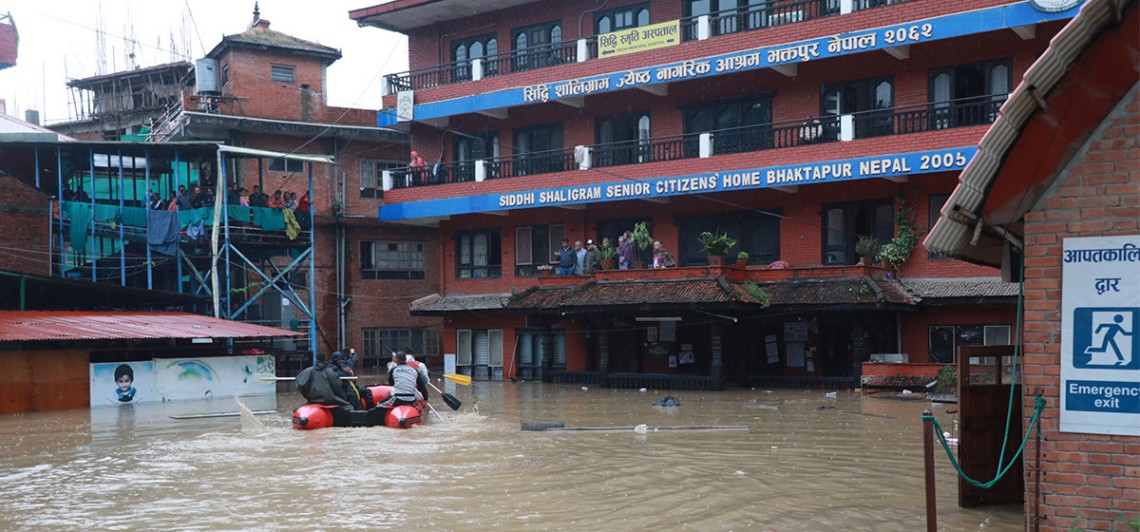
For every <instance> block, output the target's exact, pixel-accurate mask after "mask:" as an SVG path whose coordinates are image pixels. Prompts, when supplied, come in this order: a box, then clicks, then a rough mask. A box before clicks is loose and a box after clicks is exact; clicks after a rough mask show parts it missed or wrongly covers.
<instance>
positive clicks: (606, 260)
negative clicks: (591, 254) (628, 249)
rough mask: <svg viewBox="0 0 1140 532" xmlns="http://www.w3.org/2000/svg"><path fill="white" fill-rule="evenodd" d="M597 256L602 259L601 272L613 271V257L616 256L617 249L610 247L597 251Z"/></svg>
mask: <svg viewBox="0 0 1140 532" xmlns="http://www.w3.org/2000/svg"><path fill="white" fill-rule="evenodd" d="M598 254H599V256H601V258H602V269H603V270H612V269H614V257H616V256H617V249H615V248H613V247H612V246H611V247H608V248H602V249H600V250H598Z"/></svg>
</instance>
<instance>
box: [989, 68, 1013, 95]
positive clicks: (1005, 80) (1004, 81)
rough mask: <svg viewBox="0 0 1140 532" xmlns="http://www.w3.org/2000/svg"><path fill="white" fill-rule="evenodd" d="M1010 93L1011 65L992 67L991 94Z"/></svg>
mask: <svg viewBox="0 0 1140 532" xmlns="http://www.w3.org/2000/svg"><path fill="white" fill-rule="evenodd" d="M1008 93H1009V67H1007V66H1005V64H998V65H994V67H993V68H991V69H990V94H999V95H1003V96H1004V95H1006V94H1008Z"/></svg>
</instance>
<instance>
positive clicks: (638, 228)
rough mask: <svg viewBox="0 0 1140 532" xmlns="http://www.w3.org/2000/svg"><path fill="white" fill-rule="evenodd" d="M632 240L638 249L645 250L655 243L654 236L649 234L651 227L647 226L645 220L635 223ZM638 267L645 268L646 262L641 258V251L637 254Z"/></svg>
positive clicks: (631, 234)
mask: <svg viewBox="0 0 1140 532" xmlns="http://www.w3.org/2000/svg"><path fill="white" fill-rule="evenodd" d="M629 238H630V240H633V243H634V244H636V245H637V249H639V250H641V251H643V252H644V251H645V250H646V249H649V246H652V245H653V237H652V236H649V228H648V227H646V226H645V222H637V223H636V224H634V225H633V232H632V233H630V236H629ZM637 257H638V260H637V268H638V269H642V268H645V262H644V261H642V260H641V253H638V254H637Z"/></svg>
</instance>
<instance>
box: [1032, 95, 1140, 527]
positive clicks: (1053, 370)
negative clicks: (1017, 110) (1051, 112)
mask: <svg viewBox="0 0 1140 532" xmlns="http://www.w3.org/2000/svg"><path fill="white" fill-rule="evenodd" d="M1138 136H1140V99H1138V97H1137V92H1136V90H1135V89H1133V90H1132V91H1131V92H1130V93H1129V94H1128V95H1127V96H1126V98H1125V103H1124V105H1122V107H1120V108H1117V109H1116V110H1114V111H1113V112H1112V113H1111V114H1110V115H1109V116H1108V117H1107V119H1106V121H1105V124H1104V127H1103V129H1102V130H1101V131H1100V132H1099V133H1098V134H1096V135H1094V136H1093V137H1092V138H1091V139H1090V140H1089V141H1088V144H1087V147H1088V151H1087V153H1084V154H1083V158H1082V159H1080V160H1079V161H1078V162H1077V163H1076V164H1074V165H1073V166H1072V167H1071V168H1070V169H1069V171H1068V172H1067V175H1066V176H1063V177H1062V178H1063V181H1062V183H1061V184H1060V186H1059V187H1056V188H1055V189H1054V190H1052V191H1051V192H1050V193H1049V194H1048V195H1046V196H1045V197H1044V198H1043V199H1042V201H1040V202H1039V203H1038V205H1037V206H1035V208H1034V210H1033V211H1031V212H1029V213H1027V214H1026V215H1025V403H1024V411H1025V416H1026V418H1028V417H1029V416H1031V415H1032V413H1033V397H1034V396H1036V395H1038V394H1041V395H1043V396H1044V397H1045V398H1046V399H1047V400H1048V406H1047V407H1046V409H1045V411H1044V413H1043V415H1042V419H1041V427H1042V433H1043V435H1042V440H1043V441H1042V444H1041V451H1042V453H1041V472H1040V480H1041V494H1042V497H1041V509H1040V512H1041V514H1042V516H1043V517H1044V520H1043V526H1042V528H1041V529H1042V530H1068V529H1069V526H1070V525H1071V524H1072V523H1073V521H1074V517H1075V516H1076V514H1077V513H1078V512H1079V514H1080V517H1081V519H1080V524H1081V526H1082V527H1084V528H1086V529H1088V530H1124V529H1125V528H1123V525H1121V524H1119V521H1121V520H1124V519H1136V518H1137V516H1138V514H1140V438H1138V437H1130V436H1108V435H1097V434H1076V433H1064V432H1059V430H1058V423H1059V419H1058V415H1059V411H1058V407H1059V403H1058V401H1059V395H1058V394H1059V392H1060V390H1059V384H1060V364H1061V361H1060V357H1061V255H1062V253H1061V251H1062V242H1063V240H1064V239H1065V238H1067V237H1089V236H1108V235H1134V234H1137V233H1140V226H1138V220H1140V147H1138V146H1137V142H1136V139H1137V137H1138ZM1078 153H1080V152H1078ZM1070 214H1071V215H1072V216H1070ZM1035 453H1036V449H1035V445H1034V443H1033V441H1032V439H1031V440H1030V442H1029V445H1028V446H1027V447H1026V450H1025V456H1026V458H1025V470H1026V475H1027V476H1026V485H1027V489H1030V486H1032V485H1033V482H1035V481H1036V476H1035V475H1034V462H1033V459H1032V457H1033V456H1034V455H1035ZM1032 510H1033V508H1032V506H1031V503H1027V506H1026V513H1027V514H1029V515H1032Z"/></svg>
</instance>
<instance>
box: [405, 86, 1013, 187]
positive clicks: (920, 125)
mask: <svg viewBox="0 0 1140 532" xmlns="http://www.w3.org/2000/svg"><path fill="white" fill-rule="evenodd" d="M1006 97H1007V95H1005V94H995V95H986V96H979V97H973V98H963V99H960V100H953V101H948V102H935V103H926V104H920V105H912V106H906V107H895V108H888V109H874V110H869V111H860V112H856V113H851V114H847V115H843V116H825V117H819V118H808V119H806V120H794V121H790V122H775V123H765V124H756V125H749V126H741V127H734V128H725V129H718V130H715V131H710V132H707V133H686V134H684V135H676V136H670V137H656V138H648V139H638V140H628V141H621V142H612V143H607V144H595V145H592V146H576V147H572V148H564V149H558V150H550V151H542V152H531V153H523V154H513V155H505V156H500V157H492V158H488V159H483V160H478V161H473V160H467V161H456V162H449V163H439V164H438V165H434V166H431V167H425V168H420V169H413V168H410V167H405V168H397V169H393V170H390V171H387V172H385V177H384V181H385V187H387V188H386V190H390V189H393V188H412V187H420V186H430V185H441V184H447V183H465V182H478V181H485V180H488V179H500V178H504V177H522V176H528V175H537V174H548V173H555V172H568V171H571V170H577V169H589V168H601V167H607V166H619V165H626V164H643V163H657V162H667V161H675V160H680V159H695V158H703V157H709V156H712V155H724V154H730V153H748V152H756V151H763V150H771V149H779V148H791V147H795V146H806V145H814V144H822V143H828V142H839V141H848V140H855V139H863V138H873V137H882V136H887V135H908V134H911V133H921V132H924V131H933V130H940V129H949V128H955V127H965V126H976V125H983V124H989V123H992V122H993V121H994V120H995V119H996V118H997V116H998V111H999V110H1000V109H1001V105H1002V104H1003V103H1004V102H1005V100H1006Z"/></svg>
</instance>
